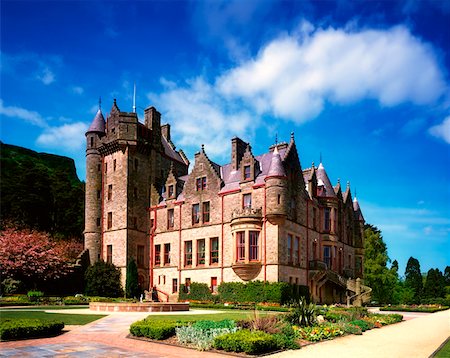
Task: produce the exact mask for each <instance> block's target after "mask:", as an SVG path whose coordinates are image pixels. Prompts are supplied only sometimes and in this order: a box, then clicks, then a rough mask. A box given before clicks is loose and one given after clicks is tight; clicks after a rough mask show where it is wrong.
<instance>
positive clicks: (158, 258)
mask: <svg viewBox="0 0 450 358" xmlns="http://www.w3.org/2000/svg"><path fill="white" fill-rule="evenodd" d="M154 256H155V260H154V263H155V264H154V266H161V245H160V244H157V245H155V253H154Z"/></svg>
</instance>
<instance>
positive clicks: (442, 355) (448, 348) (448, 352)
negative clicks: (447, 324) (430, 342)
mask: <svg viewBox="0 0 450 358" xmlns="http://www.w3.org/2000/svg"><path fill="white" fill-rule="evenodd" d="M433 357H434V358H449V357H450V339H447V342H446V343H445V345H444V346H443V347H442V348H441V349H439V351H438V352H437V353H436V354H435V355H434V356H433Z"/></svg>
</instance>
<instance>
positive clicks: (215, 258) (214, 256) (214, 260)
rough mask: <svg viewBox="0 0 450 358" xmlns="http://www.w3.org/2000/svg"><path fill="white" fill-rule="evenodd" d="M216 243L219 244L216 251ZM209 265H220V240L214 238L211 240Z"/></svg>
mask: <svg viewBox="0 0 450 358" xmlns="http://www.w3.org/2000/svg"><path fill="white" fill-rule="evenodd" d="M214 243H217V250H214V249H213V248H214V246H215V245H214ZM209 264H210V265H218V264H219V238H218V237H212V238H210V239H209Z"/></svg>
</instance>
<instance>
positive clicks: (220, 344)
mask: <svg viewBox="0 0 450 358" xmlns="http://www.w3.org/2000/svg"><path fill="white" fill-rule="evenodd" d="M214 348H216V349H223V350H225V351H227V352H245V353H247V354H261V353H266V352H271V351H274V350H276V349H277V348H278V346H277V340H276V339H275V338H274V337H273V336H271V335H270V334H267V333H264V332H261V331H249V330H247V329H243V330H240V331H237V332H234V333H227V334H224V335H221V336H218V337H216V338H215V339H214Z"/></svg>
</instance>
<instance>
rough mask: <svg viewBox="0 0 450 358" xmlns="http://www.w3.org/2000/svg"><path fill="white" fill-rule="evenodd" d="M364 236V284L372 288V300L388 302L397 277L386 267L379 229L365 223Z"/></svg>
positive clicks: (384, 249)
mask: <svg viewBox="0 0 450 358" xmlns="http://www.w3.org/2000/svg"><path fill="white" fill-rule="evenodd" d="M364 238H365V244H364V248H365V256H364V281H365V284H366V285H367V286H369V287H371V288H372V299H373V300H374V301H377V302H380V303H390V302H391V300H392V294H393V289H394V286H395V284H396V281H397V278H396V275H395V274H394V272H393V271H392V270H390V269H388V268H387V263H388V261H389V257H388V254H387V247H386V244H385V242H384V241H383V237H382V235H381V231H380V230H379V229H378V228H377V227H375V226H373V225H366V226H365V230H364Z"/></svg>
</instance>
